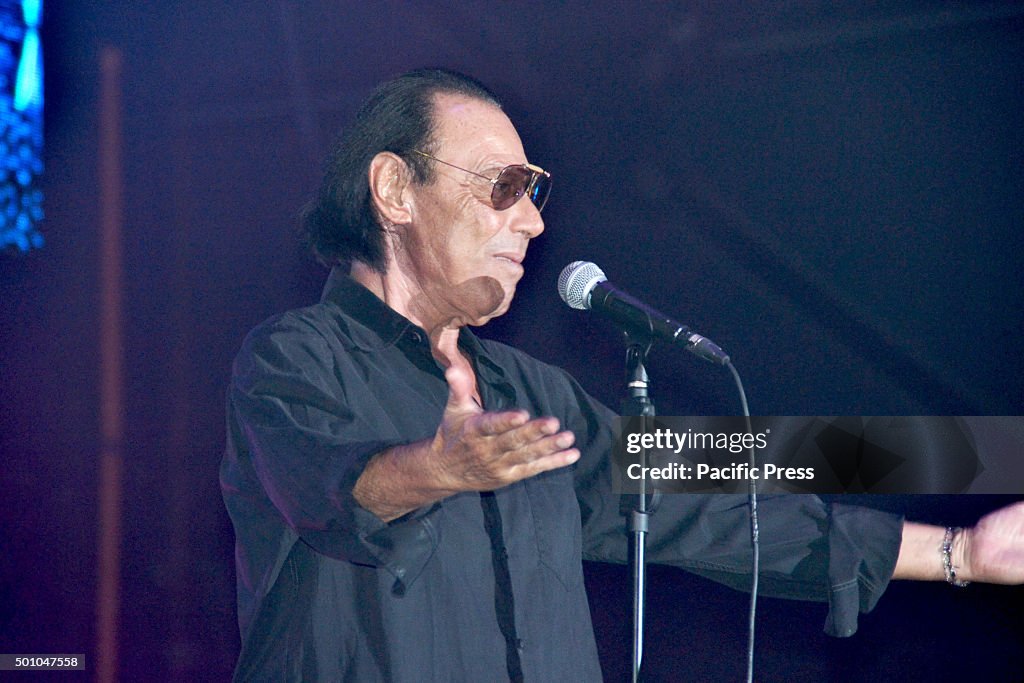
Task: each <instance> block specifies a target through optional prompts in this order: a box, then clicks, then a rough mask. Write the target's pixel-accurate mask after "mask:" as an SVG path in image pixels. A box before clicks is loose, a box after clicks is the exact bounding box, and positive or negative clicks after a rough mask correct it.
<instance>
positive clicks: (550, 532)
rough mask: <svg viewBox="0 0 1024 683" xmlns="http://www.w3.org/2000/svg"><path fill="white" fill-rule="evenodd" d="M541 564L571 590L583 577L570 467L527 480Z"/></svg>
mask: <svg viewBox="0 0 1024 683" xmlns="http://www.w3.org/2000/svg"><path fill="white" fill-rule="evenodd" d="M526 484H527V485H526V491H527V495H528V496H529V500H530V512H531V514H532V516H533V525H534V538H535V539H536V543H537V554H538V556H539V558H540V563H541V565H543V566H544V567H545V568H547V569H548V570H549V571H551V572H552V573H553V574H554V575H555V577H556V578H557V579H558V581H559V583H561V584H562V586H563V587H564V588H565V589H566V590H569V589H570V588H574V587H576V586H578V585H579V584H580V582H581V581H582V580H583V570H582V548H581V537H582V532H581V530H580V508H579V503H577V501H576V493H575V490H574V489H573V476H572V470H571V468H563V469H560V470H555V471H551V472H544V473H542V474H539V475H537V476H536V477H534V478H532V479H530V480H528V481H527V482H526Z"/></svg>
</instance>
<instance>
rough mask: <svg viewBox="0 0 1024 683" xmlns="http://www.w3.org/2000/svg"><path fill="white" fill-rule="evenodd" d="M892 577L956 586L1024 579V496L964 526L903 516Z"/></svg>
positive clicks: (1002, 582)
mask: <svg viewBox="0 0 1024 683" xmlns="http://www.w3.org/2000/svg"><path fill="white" fill-rule="evenodd" d="M893 578H894V579H917V580H921V581H941V580H945V581H947V582H949V583H951V584H953V585H954V586H966V585H967V584H968V583H970V582H972V581H977V582H980V583H1000V584H1020V583H1024V502H1020V503H1015V504H1013V505H1009V506H1007V507H1004V508H1001V509H999V510H996V511H994V512H991V513H989V514H987V515H985V516H984V517H982V518H981V519H980V520H979V521H978V523H977V524H975V525H974V526H973V527H970V528H965V529H954V528H950V527H940V526H933V525H930V524H918V523H915V522H906V523H905V524H904V525H903V541H902V543H901V544H900V553H899V557H898V559H897V560H896V569H895V571H894V572H893Z"/></svg>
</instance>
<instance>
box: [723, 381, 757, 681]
mask: <svg viewBox="0 0 1024 683" xmlns="http://www.w3.org/2000/svg"><path fill="white" fill-rule="evenodd" d="M726 365H727V366H728V367H729V372H731V373H732V376H733V379H734V380H736V388H737V389H739V392H740V403H741V404H742V406H743V417H744V418H745V419H746V421H747V433H748V434H753V433H754V430H753V428H752V427H751V425H750V409H749V408H748V407H747V394H746V392H745V391H743V381H742V380H740V373H738V372H736V368H734V367H733V365H732V362H730V361H726ZM756 464H757V463H756V458H755V455H754V447H753V446H751V447H750V469H751V471H752V472H753V471H755V470H754V468H755V467H756ZM749 497H750V543H751V546H752V547H753V551H754V557H753V563H752V571H751V577H750V614H749V621H748V624H747V683H753V681H754V633H755V620H756V617H757V579H758V576H759V574H760V568H761V547H760V543H759V542H758V529H757V480H756V479H755V478H754V477H750V493H749Z"/></svg>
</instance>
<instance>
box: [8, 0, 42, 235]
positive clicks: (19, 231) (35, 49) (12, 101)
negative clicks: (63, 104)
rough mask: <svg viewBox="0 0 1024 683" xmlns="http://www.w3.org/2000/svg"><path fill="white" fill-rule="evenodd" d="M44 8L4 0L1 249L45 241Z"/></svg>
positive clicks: (32, 1)
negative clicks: (42, 179)
mask: <svg viewBox="0 0 1024 683" xmlns="http://www.w3.org/2000/svg"><path fill="white" fill-rule="evenodd" d="M42 9H43V7H42V1H41V0H23V1H22V2H20V3H19V2H12V0H0V249H6V248H7V247H13V248H14V249H16V250H19V251H28V250H29V249H33V248H39V247H41V246H42V245H43V242H44V240H43V236H42V234H41V233H40V232H39V230H38V223H39V221H41V220H42V218H43V209H42V199H43V195H42V192H41V191H40V189H39V178H40V176H41V175H42V173H43V159H42V154H43V61H42V48H41V46H40V43H39V23H40V19H41V16H42Z"/></svg>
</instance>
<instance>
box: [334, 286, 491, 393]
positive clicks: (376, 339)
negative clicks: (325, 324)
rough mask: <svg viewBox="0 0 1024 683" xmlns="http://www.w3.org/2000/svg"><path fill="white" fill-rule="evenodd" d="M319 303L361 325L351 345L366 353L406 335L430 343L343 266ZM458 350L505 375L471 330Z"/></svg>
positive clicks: (466, 330)
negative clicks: (330, 307) (341, 310)
mask: <svg viewBox="0 0 1024 683" xmlns="http://www.w3.org/2000/svg"><path fill="white" fill-rule="evenodd" d="M320 301H321V302H330V303H333V304H335V305H337V306H340V307H341V308H342V309H343V310H344V311H345V313H346V314H347V315H348V316H349V317H350V318H353V319H354V320H355V321H356V322H357V323H358V325H350V326H349V329H348V333H349V337H350V338H351V340H352V343H353V344H354V345H355V346H357V347H358V348H360V349H362V350H363V351H370V350H372V349H380V348H383V347H385V346H391V345H392V344H394V343H396V342H397V341H398V340H399V339H401V338H402V336H403V335H406V334H409V335H420V340H421V341H422V343H424V344H428V343H429V339H428V337H427V333H426V331H425V330H423V329H422V328H421V327H420V326H419V325H416V324H415V323H413V322H412V321H410V320H409V319H408V318H406V317H405V316H403V315H402V314H400V313H398V312H397V311H395V310H394V309H393V308H391V307H390V306H388V305H387V304H386V303H384V302H383V301H381V300H380V299H379V298H378V297H377V295H376V294H374V293H373V292H371V291H370V290H369V289H367V288H366V287H364V286H363V285H361V284H360V283H358V282H356V281H355V280H353V279H352V277H351V276H350V275H349V274H348V272H347V271H346V269H345V268H344V267H342V266H335V267H334V268H332V269H331V274H330V275H329V276H328V277H327V282H326V283H325V284H324V289H323V293H322V294H321V296H320ZM459 346H460V347H462V348H463V349H464V350H465V351H466V352H467V353H468V354H469V355H470V357H472V358H479V359H483V360H485V361H486V362H487V364H488V365H489V366H492V367H494V368H495V369H496V370H497V371H498V373H499V374H504V373H501V371H500V368H498V367H497V366H496V365H494V363H493V362H491V360H490V359H489V358H488V357H487V352H486V351H485V350H484V347H483V345H482V344H481V343H480V340H479V339H478V338H477V336H476V335H475V334H473V333H472V332H471V331H470V330H469V328H468V327H463V328H461V329H460V330H459Z"/></svg>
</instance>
